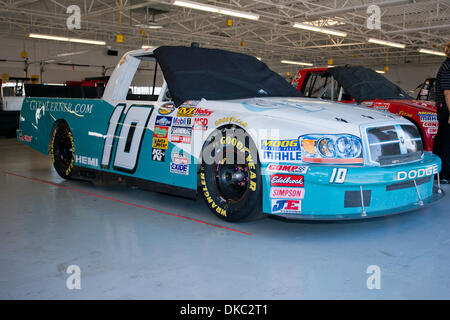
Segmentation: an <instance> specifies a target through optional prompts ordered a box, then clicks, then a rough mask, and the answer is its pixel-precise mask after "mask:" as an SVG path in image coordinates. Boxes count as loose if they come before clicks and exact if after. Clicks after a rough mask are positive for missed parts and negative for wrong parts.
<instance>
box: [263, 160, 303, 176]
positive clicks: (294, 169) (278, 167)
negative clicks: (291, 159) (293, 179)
mask: <svg viewBox="0 0 450 320" xmlns="http://www.w3.org/2000/svg"><path fill="white" fill-rule="evenodd" d="M267 171H268V172H286V173H300V174H305V173H306V172H307V171H308V167H307V166H295V165H283V164H278V163H269V165H268V166H267Z"/></svg>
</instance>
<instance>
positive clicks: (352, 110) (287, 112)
mask: <svg viewBox="0 0 450 320" xmlns="http://www.w3.org/2000/svg"><path fill="white" fill-rule="evenodd" d="M214 102H215V103H218V104H219V103H222V106H221V109H222V110H224V109H225V110H230V111H233V112H234V111H235V112H242V111H244V112H245V111H247V112H246V113H247V116H248V117H249V118H251V117H254V116H264V117H270V118H274V119H275V118H276V119H279V120H283V121H288V122H292V123H293V125H302V126H305V127H311V129H312V130H314V131H316V132H321V131H326V132H329V133H342V132H345V133H352V134H355V135H358V136H359V134H360V126H361V125H370V124H377V125H379V124H380V123H381V122H385V123H386V122H387V123H407V124H409V122H408V121H407V120H404V119H403V118H401V117H398V116H396V115H394V114H391V113H386V112H382V111H377V110H374V109H372V108H368V107H362V106H359V105H356V104H343V103H335V102H329V101H325V100H320V99H312V98H252V99H244V100H228V101H221V102H219V101H214ZM223 103H231V104H233V106H231V105H230V106H224V105H223ZM237 105H239V108H236V106H237ZM217 107H219V105H217ZM224 107H225V108H224ZM228 107H229V108H228ZM242 107H244V109H245V110H242Z"/></svg>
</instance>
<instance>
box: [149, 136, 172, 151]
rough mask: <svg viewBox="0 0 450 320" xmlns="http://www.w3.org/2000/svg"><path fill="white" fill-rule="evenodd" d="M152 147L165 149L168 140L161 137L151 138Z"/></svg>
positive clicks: (167, 145)
mask: <svg viewBox="0 0 450 320" xmlns="http://www.w3.org/2000/svg"><path fill="white" fill-rule="evenodd" d="M152 147H153V148H157V149H167V148H168V147H169V140H167V139H163V138H153V142H152Z"/></svg>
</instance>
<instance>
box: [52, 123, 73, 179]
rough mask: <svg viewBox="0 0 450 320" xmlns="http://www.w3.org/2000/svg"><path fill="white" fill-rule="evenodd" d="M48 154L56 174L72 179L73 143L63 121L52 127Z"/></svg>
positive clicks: (70, 133)
mask: <svg viewBox="0 0 450 320" xmlns="http://www.w3.org/2000/svg"><path fill="white" fill-rule="evenodd" d="M49 155H50V159H51V160H52V163H53V167H54V168H55V170H56V172H57V173H58V175H59V176H60V177H61V178H64V179H67V180H70V179H72V173H73V163H74V161H75V144H74V141H73V135H72V132H71V131H70V128H69V126H68V125H67V124H66V123H64V122H61V123H57V124H56V125H55V126H54V128H53V131H52V135H51V139H50V151H49Z"/></svg>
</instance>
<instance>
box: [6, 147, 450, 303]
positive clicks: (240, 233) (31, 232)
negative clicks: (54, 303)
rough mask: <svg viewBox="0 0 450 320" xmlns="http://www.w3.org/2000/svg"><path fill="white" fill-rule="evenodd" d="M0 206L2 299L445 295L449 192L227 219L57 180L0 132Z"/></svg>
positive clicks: (196, 207) (448, 290) (132, 192)
mask: <svg viewBox="0 0 450 320" xmlns="http://www.w3.org/2000/svg"><path fill="white" fill-rule="evenodd" d="M31 178H36V179H34V180H33V179H31ZM52 183H53V184H52ZM444 189H445V190H446V192H447V193H450V188H449V187H448V186H446V187H445V188H444ZM0 204H1V206H0V208H1V209H0V248H1V255H0V299H14V298H16V299H17V298H19V299H22V298H25V299H55V298H58V299H60V298H61V299H93V298H96V299H110V298H119V299H140V298H146V299H344V298H348V299H392V298H393V299H396V298H398V299H422V298H424V299H429V298H430V299H431V298H432V299H450V272H449V265H450V210H449V207H450V196H449V195H448V194H447V195H446V196H445V198H444V199H443V200H442V201H440V202H439V203H438V204H436V205H434V206H432V207H428V208H424V209H422V210H420V211H415V212H412V213H407V214H403V215H398V216H393V217H388V218H383V219H377V220H368V221H360V222H340V223H306V222H285V221H279V220H275V219H264V220H260V221H256V222H249V223H241V224H230V223H226V222H223V221H221V220H219V219H217V218H215V217H214V216H212V214H210V212H209V210H208V209H207V207H206V206H205V205H204V203H203V200H202V199H201V198H200V197H199V198H198V199H197V201H192V200H186V199H180V198H177V197H173V196H166V195H161V194H157V193H151V192H147V191H143V190H139V189H134V188H126V187H94V186H93V185H91V184H89V183H84V182H74V181H70V182H69V181H64V180H62V179H61V178H59V176H57V174H56V173H55V171H54V170H53V169H52V167H51V165H50V161H49V160H48V158H47V157H45V156H43V155H42V154H40V153H38V152H37V151H34V150H32V149H30V148H28V147H25V146H23V145H21V144H19V143H18V142H17V141H15V140H14V139H1V140H0ZM158 210H161V211H158ZM191 219H192V220H191ZM227 228H230V229H227ZM69 265H78V266H79V267H80V269H81V289H80V290H69V289H67V288H66V279H67V277H68V276H69V274H67V273H66V270H67V267H68V266H69ZM369 265H377V266H379V267H380V270H381V289H379V290H376V289H374V290H369V289H368V288H367V286H366V281H367V278H368V277H369V276H370V275H369V274H367V273H366V270H367V267H368V266H369Z"/></svg>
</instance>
